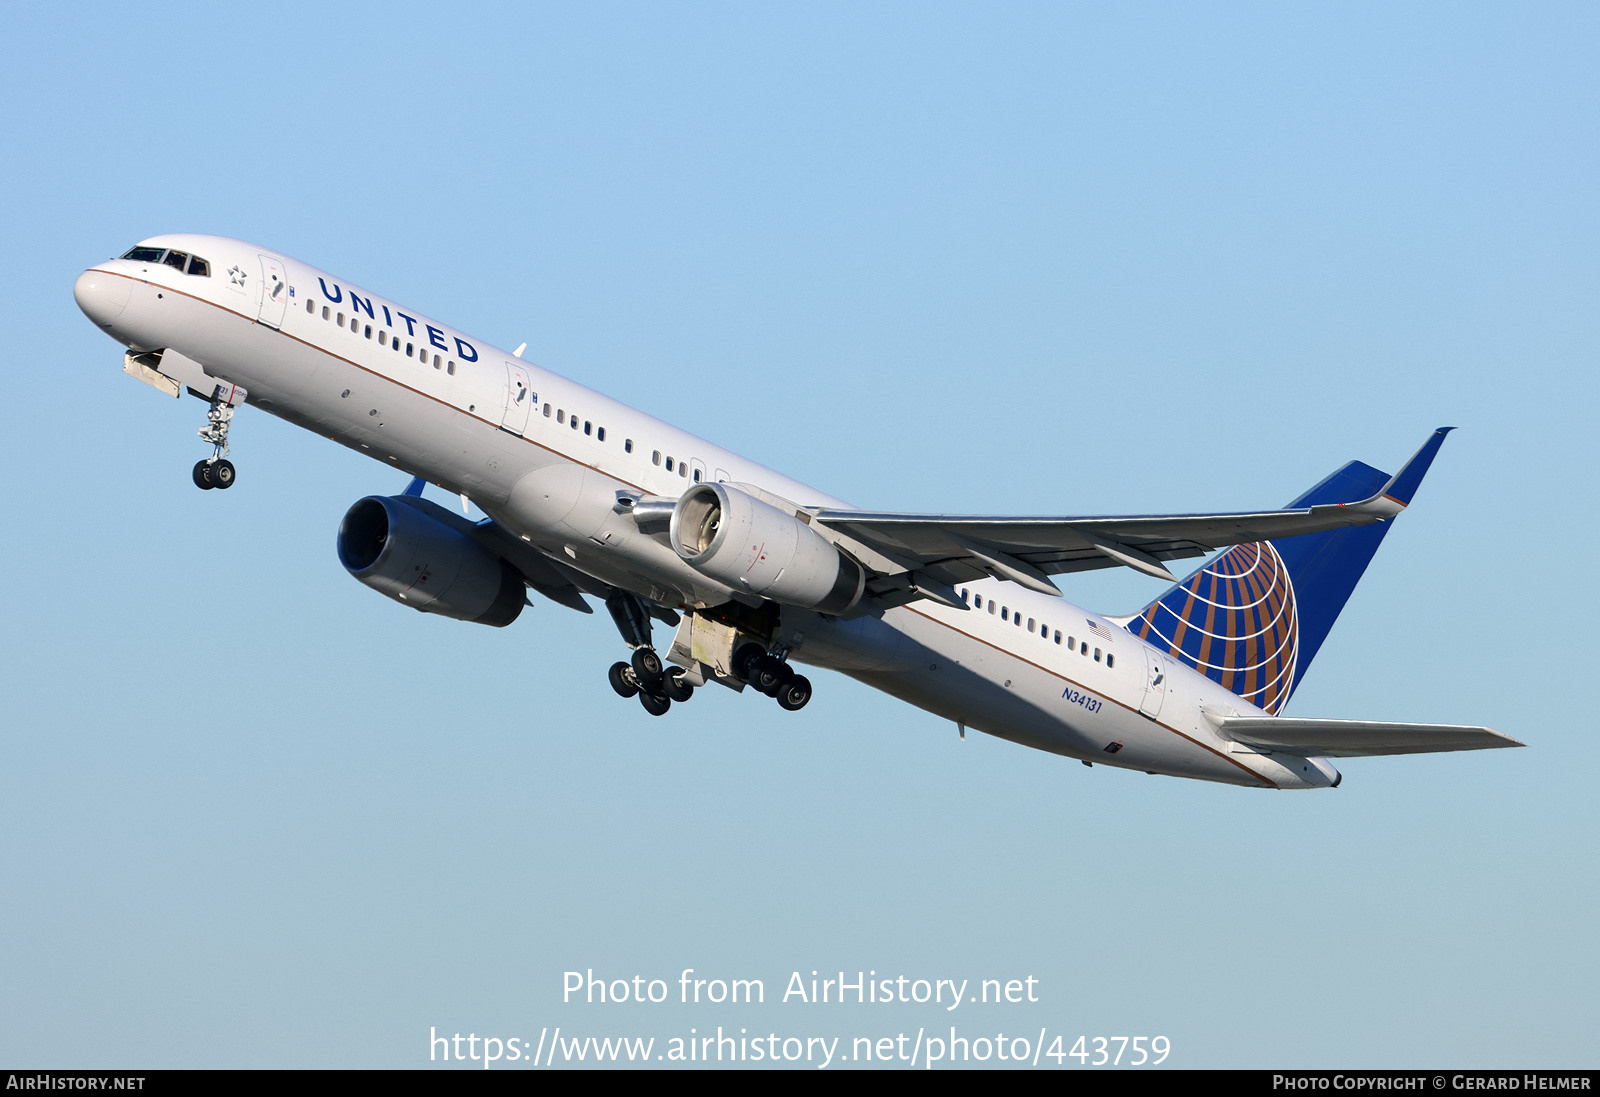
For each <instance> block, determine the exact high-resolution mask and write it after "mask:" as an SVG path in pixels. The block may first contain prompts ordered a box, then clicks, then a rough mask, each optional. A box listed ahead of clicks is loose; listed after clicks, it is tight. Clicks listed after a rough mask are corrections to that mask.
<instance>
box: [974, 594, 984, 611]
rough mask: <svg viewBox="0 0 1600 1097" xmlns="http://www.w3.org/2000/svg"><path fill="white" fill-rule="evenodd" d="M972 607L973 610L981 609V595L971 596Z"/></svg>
mask: <svg viewBox="0 0 1600 1097" xmlns="http://www.w3.org/2000/svg"><path fill="white" fill-rule="evenodd" d="M972 606H973V608H974V609H982V608H983V595H981V594H974V595H973V596H972Z"/></svg>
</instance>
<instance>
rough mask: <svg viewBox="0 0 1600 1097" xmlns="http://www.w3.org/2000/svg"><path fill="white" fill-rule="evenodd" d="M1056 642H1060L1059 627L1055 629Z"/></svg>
mask: <svg viewBox="0 0 1600 1097" xmlns="http://www.w3.org/2000/svg"><path fill="white" fill-rule="evenodd" d="M1056 643H1058V644H1059V643H1061V631H1060V630H1059V629H1057V630H1056Z"/></svg>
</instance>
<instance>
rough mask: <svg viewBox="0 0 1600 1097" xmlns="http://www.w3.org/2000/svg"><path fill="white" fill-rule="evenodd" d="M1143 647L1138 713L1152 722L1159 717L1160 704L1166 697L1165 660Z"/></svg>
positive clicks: (1146, 646) (1151, 649) (1160, 655)
mask: <svg viewBox="0 0 1600 1097" xmlns="http://www.w3.org/2000/svg"><path fill="white" fill-rule="evenodd" d="M1143 646H1144V665H1145V678H1144V698H1143V699H1142V700H1141V701H1140V702H1139V712H1140V714H1141V715H1144V716H1148V717H1150V719H1152V720H1154V719H1155V718H1156V717H1157V716H1160V715H1161V702H1162V701H1164V700H1166V697H1167V659H1166V656H1164V655H1162V654H1161V653H1160V652H1159V651H1156V650H1155V649H1154V648H1152V647H1150V646H1148V645H1143Z"/></svg>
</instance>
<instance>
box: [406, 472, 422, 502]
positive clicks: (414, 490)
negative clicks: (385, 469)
mask: <svg viewBox="0 0 1600 1097" xmlns="http://www.w3.org/2000/svg"><path fill="white" fill-rule="evenodd" d="M425 484H427V481H426V480H424V479H423V478H422V477H420V476H413V477H412V478H411V483H409V484H407V485H406V490H405V491H402V492H401V493H400V494H401V495H409V496H411V498H413V499H421V498H422V488H423V486H424V485H425Z"/></svg>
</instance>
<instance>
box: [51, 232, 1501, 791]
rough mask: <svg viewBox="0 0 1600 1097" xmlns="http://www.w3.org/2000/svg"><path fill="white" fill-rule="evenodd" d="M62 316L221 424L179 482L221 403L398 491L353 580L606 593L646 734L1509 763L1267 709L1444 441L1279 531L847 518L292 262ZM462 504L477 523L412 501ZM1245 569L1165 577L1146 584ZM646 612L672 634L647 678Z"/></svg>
mask: <svg viewBox="0 0 1600 1097" xmlns="http://www.w3.org/2000/svg"><path fill="white" fill-rule="evenodd" d="M74 296H75V297H76V298H77V302H78V306H79V307H80V308H81V309H82V310H83V312H84V314H85V315H86V316H88V317H89V319H91V320H92V321H93V322H94V323H95V324H96V325H97V326H98V327H99V328H100V329H101V330H103V331H105V332H106V333H107V334H108V335H110V336H111V337H112V338H113V339H115V340H116V341H117V342H119V343H121V344H123V345H124V346H126V347H127V353H126V354H125V356H124V358H123V370H124V371H125V372H127V373H129V374H131V375H132V376H134V377H137V378H138V379H140V380H142V381H144V382H146V383H148V384H150V385H151V386H153V387H155V388H156V389H158V390H160V391H162V392H164V393H166V394H168V395H170V396H174V397H177V396H180V395H181V394H182V393H183V392H184V391H185V390H188V391H189V392H190V393H191V394H193V395H195V396H199V397H201V398H202V399H204V400H206V401H207V402H208V403H209V405H210V406H209V411H208V412H207V416H206V425H205V427H203V428H202V429H201V431H200V436H201V437H202V438H203V439H204V440H205V441H206V442H208V443H210V444H211V446H212V452H211V455H210V456H209V457H207V458H206V459H204V460H202V461H200V462H199V463H198V464H196V465H195V467H194V481H195V483H196V484H197V485H199V486H200V487H202V488H228V487H231V486H232V485H233V483H234V476H235V470H234V466H233V465H232V463H231V462H229V461H228V459H227V454H228V434H229V429H230V427H231V424H232V416H233V413H234V410H235V409H236V408H237V407H238V406H240V405H241V404H249V405H251V406H253V407H258V408H260V409H262V410H263V411H266V412H269V413H271V414H273V415H276V416H279V417H280V418H283V419H286V420H288V421H289V422H291V423H295V424H297V425H299V426H303V427H305V428H306V429H308V430H313V431H315V432H317V433H318V434H323V435H326V436H328V437H330V438H332V439H333V440H334V441H337V442H339V443H341V444H343V445H346V446H349V447H350V448H352V449H356V450H359V451H361V452H364V453H367V454H369V455H371V456H372V457H375V458H378V459H379V460H382V461H386V462H388V463H390V464H392V465H394V466H396V467H397V468H400V469H403V470H405V471H406V472H408V473H410V474H411V475H412V476H413V477H414V479H413V480H412V483H411V486H410V487H409V488H407V489H406V491H405V492H404V493H402V494H401V495H397V496H389V497H385V496H376V495H375V496H369V497H368V498H365V499H362V500H360V501H358V502H357V503H356V504H355V505H354V506H352V507H351V508H350V510H349V512H348V513H346V515H345V517H344V520H343V522H342V523H341V524H340V527H339V535H338V552H339V558H340V561H341V563H343V564H344V566H345V568H346V569H347V570H348V571H349V572H350V574H351V575H353V576H354V577H355V578H357V579H358V580H360V581H361V582H362V583H365V584H366V585H367V586H370V587H372V588H374V589H375V590H378V591H380V592H381V593H383V594H385V595H387V596H388V597H390V598H392V599H394V600H396V601H398V602H401V603H402V604H404V605H407V606H410V607H412V608H413V609H417V610H421V611H423V612H427V613H437V614H441V615H443V616H446V617H451V618H455V619H457V620H461V621H475V622H477V623H479V624H485V625H494V626H497V627H498V626H504V625H509V624H510V623H511V622H512V621H514V620H515V619H516V618H517V615H518V614H519V613H521V611H522V608H523V606H524V605H525V604H527V589H528V588H530V587H531V588H532V589H533V590H535V591H538V592H539V593H540V594H542V595H544V596H545V597H547V598H549V599H551V600H552V601H555V602H558V603H560V604H561V605H564V606H567V607H569V608H571V609H575V610H578V611H580V612H583V613H590V612H592V610H591V608H590V606H589V603H588V602H587V601H586V599H585V596H591V597H594V598H596V599H600V600H603V601H604V603H605V605H606V608H607V609H608V610H609V611H610V613H611V616H612V619H613V620H614V621H615V622H616V625H617V628H618V629H619V630H620V631H621V633H622V637H623V640H624V641H625V642H626V644H627V645H628V647H629V648H631V649H632V657H631V659H630V660H628V661H627V662H618V663H616V664H614V665H613V666H612V667H611V670H610V680H611V685H612V687H613V688H614V689H615V690H616V692H617V693H619V694H621V695H622V696H624V697H629V696H637V697H638V698H639V699H640V701H641V702H642V704H643V705H644V708H645V710H646V711H648V712H650V713H651V714H653V715H661V714H663V713H665V712H666V711H667V710H668V708H669V707H670V706H671V705H672V704H673V702H683V701H687V700H688V699H689V698H690V696H691V694H692V693H693V692H694V690H695V688H696V687H699V686H702V685H704V684H706V683H708V682H716V683H718V684H720V685H723V686H728V687H730V688H732V689H735V690H744V689H745V688H746V687H747V686H748V687H751V688H753V689H755V690H757V691H759V692H761V693H765V694H768V695H769V696H772V697H775V698H776V699H777V701H778V703H779V704H780V705H781V706H782V707H783V708H785V709H790V710H794V709H798V708H801V707H802V706H804V705H805V703H806V702H807V701H808V700H809V699H810V697H811V683H810V681H808V680H807V679H806V678H805V677H804V676H803V675H800V674H797V673H796V672H795V671H794V670H793V667H792V664H793V663H796V662H802V663H807V664H810V665H813V666H820V667H827V668H831V669H833V670H837V671H840V672H841V673H843V674H846V675H849V676H850V677H852V678H856V679H858V680H860V681H862V682H865V683H867V684H868V685H871V686H874V687H876V688H878V689H881V690H883V691H885V692H886V693H890V694H892V695H894V696H896V697H899V698H902V699H903V700H906V701H909V702H910V703H911V704H914V705H916V706H917V707H919V708H922V709H924V710H926V711H928V712H931V713H935V714H937V715H939V716H942V717H944V718H945V719H948V720H951V721H954V722H955V723H956V724H957V726H958V727H959V729H960V732H961V735H962V736H963V737H965V734H966V730H967V729H968V728H973V729H976V730H979V731H984V732H987V733H989V734H990V735H995V736H998V737H1000V738H1003V739H1009V740H1012V741H1014V742H1017V743H1022V744H1024V745H1027V746H1031V747H1037V748H1039V749H1040V750H1045V751H1050V752H1052V753H1055V754H1061V755H1065V756H1067V757H1069V758H1077V759H1079V760H1081V761H1082V762H1084V764H1086V765H1088V764H1092V763H1095V762H1101V763H1104V764H1106V765H1111V766H1119V767H1123V768H1127V769H1136V770H1144V771H1146V772H1148V773H1162V774H1170V775H1173V776H1179V777H1193V778H1198V779H1201V780H1208V781H1221V782H1226V783H1229V784H1237V785H1246V786H1251V787H1257V788H1279V789H1286V788H1325V787H1330V786H1337V785H1338V784H1339V782H1340V780H1341V779H1342V778H1341V775H1340V773H1339V771H1338V770H1337V769H1335V768H1334V766H1333V764H1332V763H1331V762H1329V759H1330V758H1340V757H1355V756H1361V755H1376V754H1408V753H1420V752H1426V751H1441V750H1472V749H1478V748H1484V747H1508V746H1521V745H1522V744H1521V743H1519V742H1517V740H1515V739H1512V738H1510V737H1509V736H1506V735H1503V734H1501V733H1499V732H1496V731H1494V730H1492V729H1490V728H1485V727H1470V726H1455V725H1440V724H1399V723H1381V722H1372V721H1363V720H1308V719H1301V718H1298V717H1286V716H1283V715H1281V713H1282V712H1283V709H1284V706H1285V705H1286V704H1287V703H1288V701H1289V698H1290V697H1291V696H1292V695H1293V693H1294V689H1295V687H1296V686H1297V685H1298V684H1299V682H1300V679H1301V678H1302V677H1303V676H1304V674H1305V672H1306V669H1307V668H1308V667H1309V666H1310V664H1311V660H1312V658H1313V657H1314V656H1315V655H1316V653H1317V649H1318V648H1319V647H1320V646H1321V644H1322V641H1323V639H1324V638H1325V637H1326V636H1327V634H1328V630H1329V629H1330V628H1331V627H1332V625H1333V622H1334V619H1335V618H1336V617H1337V616H1338V614H1339V611H1340V609H1341V608H1342V607H1343V606H1344V603H1345V600H1346V599H1347V598H1348V597H1349V595H1350V592H1351V591H1352V590H1353V589H1354V587H1355V584H1356V581H1357V580H1358V579H1359V578H1360V577H1361V573H1362V572H1363V571H1364V570H1365V568H1366V565H1367V563H1368V561H1369V560H1371V558H1372V555H1373V553H1374V552H1375V551H1376V550H1377V547H1378V544H1379V542H1381V541H1382V540H1383V537H1384V534H1385V533H1387V532H1388V529H1389V526H1390V524H1391V521H1392V519H1393V518H1394V516H1395V515H1397V514H1398V513H1400V511H1401V510H1403V509H1404V508H1405V507H1406V506H1407V505H1408V504H1409V503H1410V502H1411V499H1412V495H1413V494H1414V493H1415V491H1416V489H1417V486H1418V484H1419V483H1421V481H1422V477H1423V475H1424V474H1425V473H1426V472H1427V470H1428V466H1429V465H1430V464H1431V463H1432V461H1433V458H1434V455H1435V454H1436V453H1437V452H1438V449H1439V446H1440V444H1441V443H1442V442H1443V441H1444V437H1445V434H1446V433H1447V431H1448V430H1449V429H1450V428H1442V429H1440V430H1438V431H1435V432H1434V433H1433V434H1432V435H1431V436H1430V437H1429V438H1428V440H1427V442H1426V443H1424V445H1423V446H1422V448H1421V449H1420V450H1419V451H1418V452H1417V454H1416V455H1415V456H1414V457H1412V458H1411V460H1410V461H1409V462H1407V463H1406V465H1405V466H1404V467H1403V468H1402V469H1401V470H1400V471H1399V472H1398V473H1397V474H1395V475H1394V476H1389V475H1387V474H1384V473H1381V472H1379V471H1378V470H1376V469H1374V468H1372V467H1371V466H1369V465H1365V464H1362V463H1361V462H1359V461H1353V462H1350V463H1349V464H1347V465H1345V466H1344V467H1342V468H1340V469H1339V470H1338V471H1336V472H1334V473H1333V474H1332V475H1331V476H1329V477H1328V478H1327V479H1325V480H1323V481H1322V482H1321V483H1319V484H1317V485H1316V486H1315V487H1313V488H1311V489H1310V490H1309V491H1307V492H1305V493H1304V494H1302V495H1300V496H1299V497H1298V498H1297V499H1295V500H1294V502H1292V503H1290V504H1289V505H1288V507H1286V508H1285V509H1282V510H1267V511H1258V512H1251V513H1240V514H1183V515H1167V516H1155V515H1133V516H1094V517H1054V518H1051V517H1044V518H1036V517H1009V516H1001V515H984V516H976V517H965V516H955V515H946V514H895V513H878V512H873V511H863V510H857V509H854V508H852V507H850V506H848V505H847V504H845V503H843V502H841V501H840V500H838V499H834V498H831V497H829V496H827V495H824V494H823V493H821V492H819V491H817V490H815V489H813V488H810V487H807V486H806V485H805V484H802V483H800V482H799V481H796V480H792V479H790V478H789V477H787V476H783V475H781V474H779V473H777V472H774V471H772V470H771V469H768V468H765V467H763V466H761V465H758V464H755V463H754V462H752V461H748V460H746V459H745V458H743V457H740V456H738V455H736V454H734V453H730V452H729V451H727V450H724V449H721V448H719V447H717V446H715V445H713V444H712V443H710V442H707V441H705V440H704V439H701V438H697V437H695V436H694V435H692V434H689V433H687V432H685V431H682V430H679V429H677V428H675V427H672V426H669V425H668V424H666V423H663V422H661V421H660V420H658V419H654V418H651V417H650V416H648V415H645V414H644V413H642V412H639V411H635V410H634V409H633V408H630V407H628V406H626V405H624V404H621V403H618V402H617V401H615V400H612V399H609V398H608V397H605V396H602V395H600V394H599V393H596V392H594V391H592V390H590V389H587V388H584V387H583V386H582V385H579V384H576V383H575V382H573V381H569V380H567V379H566V378H564V377H560V376H558V375H556V374H554V373H550V372H549V371H547V370H544V369H541V368H540V367H538V366H536V365H534V364H533V363H531V362H527V361H523V360H522V358H521V352H522V349H523V348H521V347H519V348H518V349H517V350H516V351H515V352H510V353H508V352H505V351H502V350H500V349H498V348H496V347H493V346H490V345H488V344H487V343H484V342H482V341H480V340H477V339H473V338H470V337H469V336H467V335H466V334H465V333H463V332H460V331H457V330H456V329H454V328H451V327H448V326H447V325H445V324H443V323H440V322H438V321H435V320H432V319H429V318H428V317H425V316H423V315H421V314H420V313H418V312H416V311H415V310H408V309H405V308H403V307H401V306H400V305H398V304H396V303H395V302H393V301H390V300H387V299H385V298H382V297H379V296H377V295H376V294H373V293H369V292H367V291H366V290H364V289H361V288H359V287H357V286H353V285H351V284H350V283H348V282H345V281H343V280H341V279H338V278H335V277H333V276H332V275H329V274H327V273H325V272H323V271H319V270H315V269H313V268H311V267H308V266H306V265H305V264H303V263H299V262H296V261H295V260H293V259H290V258H288V257H287V256H282V255H278V254H276V253H273V252H269V251H266V250H264V249H262V248H259V247H256V246H255V245H253V244H247V243H244V242H242V241H239V240H230V239H225V238H222V237H216V236H196V235H171V236H157V237H152V238H151V239H149V240H145V241H143V242H141V243H140V244H139V245H138V246H136V247H134V248H132V249H130V250H129V251H128V252H127V253H126V254H125V255H123V256H122V257H121V258H118V259H112V260H109V261H107V262H104V263H100V264H98V265H96V266H93V267H91V268H89V269H88V270H86V271H85V272H84V273H83V274H82V275H81V276H80V277H79V278H78V281H77V284H76V286H75V288H74ZM424 482H431V483H434V484H437V485H439V486H440V487H442V488H444V489H445V490H447V491H449V492H451V493H453V494H457V495H459V496H460V497H461V501H462V510H463V514H464V513H465V511H466V504H467V501H468V499H470V500H471V501H473V502H475V503H477V505H478V506H479V507H480V508H481V509H482V511H483V512H484V513H485V514H487V515H488V516H489V517H488V518H487V519H486V520H484V521H481V522H473V521H470V520H468V519H467V518H466V517H464V516H462V515H457V514H456V513H455V512H454V511H453V510H450V509H448V508H446V507H443V506H440V505H438V504H436V503H433V502H430V501H427V500H425V499H423V498H422V488H423V484H424ZM1227 546H1232V547H1231V548H1229V551H1227V552H1226V553H1223V554H1222V555H1221V556H1219V557H1217V558H1215V559H1213V560H1212V561H1211V562H1210V563H1209V564H1206V565H1204V566H1202V567H1201V568H1200V570H1198V571H1196V572H1194V573H1193V574H1192V575H1190V576H1189V577H1188V578H1186V579H1184V580H1183V581H1182V582H1178V581H1176V579H1175V578H1174V576H1173V575H1172V574H1171V573H1170V572H1169V571H1168V570H1167V568H1166V566H1165V564H1164V563H1163V561H1168V560H1175V559H1180V558H1183V557H1195V556H1204V555H1206V554H1208V553H1210V552H1211V551H1213V550H1216V549H1220V548H1224V547H1227ZM1114 566H1122V567H1130V568H1133V569H1135V570H1137V571H1140V572H1144V573H1146V574H1148V575H1152V576H1156V577H1159V578H1162V579H1164V580H1167V581H1168V582H1171V583H1173V585H1172V587H1171V588H1170V589H1168V590H1167V591H1166V593H1164V594H1163V595H1162V596H1161V597H1160V598H1158V599H1156V600H1155V601H1153V602H1151V603H1150V605H1149V606H1147V607H1146V608H1145V609H1144V610H1143V611H1142V612H1141V613H1139V614H1137V615H1135V616H1132V617H1126V618H1115V617H1105V616H1102V615H1100V614H1097V613H1094V612H1091V611H1088V610H1084V609H1080V608H1078V607H1077V606H1074V605H1072V604H1071V603H1069V602H1067V601H1066V600H1065V599H1064V598H1063V597H1062V594H1061V592H1060V591H1059V590H1058V589H1057V588H1056V587H1055V585H1054V584H1053V583H1052V582H1051V580H1050V576H1052V575H1059V574H1063V573H1067V572H1075V571H1084V570H1088V569H1092V568H1103V567H1114ZM652 620H654V621H659V622H663V623H665V624H667V625H669V626H675V627H676V631H675V633H674V634H673V638H672V641H671V643H670V645H669V646H668V648H667V654H666V658H665V660H663V659H662V657H661V656H660V655H658V654H657V652H656V650H655V648H654V646H653V641H652V630H651V624H652Z"/></svg>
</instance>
